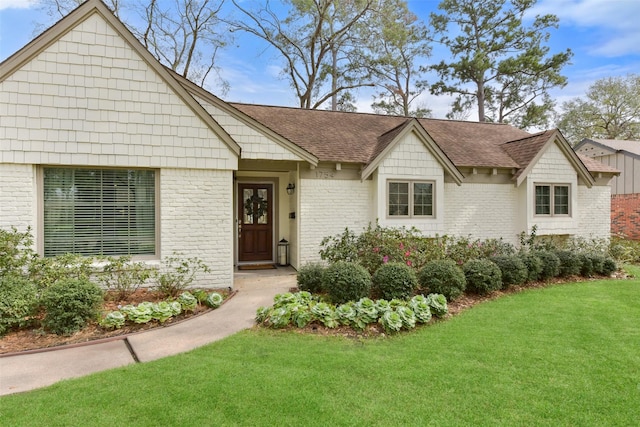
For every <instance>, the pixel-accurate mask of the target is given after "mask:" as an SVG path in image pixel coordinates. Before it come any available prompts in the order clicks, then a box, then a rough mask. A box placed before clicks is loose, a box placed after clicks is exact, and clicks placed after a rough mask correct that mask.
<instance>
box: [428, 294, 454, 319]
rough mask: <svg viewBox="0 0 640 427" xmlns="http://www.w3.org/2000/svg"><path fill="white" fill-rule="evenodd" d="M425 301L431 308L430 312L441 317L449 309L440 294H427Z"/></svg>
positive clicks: (445, 300)
mask: <svg viewBox="0 0 640 427" xmlns="http://www.w3.org/2000/svg"><path fill="white" fill-rule="evenodd" d="M427 303H428V304H429V307H430V308H431V312H432V313H433V314H435V315H436V316H437V317H442V316H444V315H445V314H447V312H448V311H449V309H448V307H447V299H446V298H445V297H444V295H442V294H429V295H427Z"/></svg>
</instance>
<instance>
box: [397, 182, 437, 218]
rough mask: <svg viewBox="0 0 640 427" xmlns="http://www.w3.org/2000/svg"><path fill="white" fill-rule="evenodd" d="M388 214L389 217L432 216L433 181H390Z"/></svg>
mask: <svg viewBox="0 0 640 427" xmlns="http://www.w3.org/2000/svg"><path fill="white" fill-rule="evenodd" d="M387 214H388V215H389V217H432V216H433V182H425V181H389V183H388V192H387Z"/></svg>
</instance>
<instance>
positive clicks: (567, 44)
mask: <svg viewBox="0 0 640 427" xmlns="http://www.w3.org/2000/svg"><path fill="white" fill-rule="evenodd" d="M229 3H230V2H229ZM272 3H273V0H272ZM438 3H439V0H410V1H409V7H410V9H411V10H412V11H413V12H414V13H415V14H416V15H417V16H418V17H419V18H421V19H422V20H423V21H425V22H427V21H428V16H429V13H430V12H431V11H435V10H437V5H438ZM544 13H553V14H555V15H557V16H558V17H559V18H560V28H559V29H558V30H554V31H553V32H552V34H551V39H550V41H549V43H548V44H549V46H550V47H551V52H559V51H562V50H564V49H566V48H570V49H571V50H572V51H573V52H574V56H573V58H572V60H571V65H569V66H566V67H565V68H564V70H563V74H564V75H566V76H567V77H568V80H569V83H568V85H567V86H566V87H565V88H563V89H556V90H553V91H552V96H553V97H554V98H555V99H556V101H557V103H558V105H560V104H561V103H562V102H563V101H567V100H569V99H572V98H574V97H579V96H584V94H585V92H586V90H587V89H588V87H589V86H590V85H591V84H592V83H593V82H594V81H596V80H597V79H601V78H604V77H610V76H624V75H626V74H629V73H636V74H637V73H640V24H639V23H638V19H639V17H640V0H538V3H537V5H536V7H535V9H534V10H533V11H532V15H534V14H544ZM38 23H39V24H51V23H52V21H51V18H50V17H48V16H47V15H46V14H44V13H43V12H42V11H41V10H40V9H39V8H38V7H37V0H0V61H2V60H4V59H6V58H7V57H8V56H10V55H12V54H13V53H15V52H16V51H17V50H19V49H20V48H21V47H22V46H24V45H25V44H26V43H28V42H29V41H30V40H31V39H32V38H33V37H34V36H35V35H37V33H36V32H35V29H36V26H37V24H38ZM446 57H447V51H446V49H443V48H441V47H438V46H434V54H433V56H432V58H430V61H432V62H434V63H435V62H439V61H440V60H441V59H446ZM218 65H219V66H220V67H221V68H222V74H223V77H224V78H225V79H226V80H227V81H228V82H229V83H230V86H231V88H230V91H229V92H228V93H227V95H226V96H224V99H225V100H228V101H234V102H246V103H256V104H271V105H288V106H296V105H297V104H296V99H295V97H294V95H293V92H292V90H291V89H290V88H289V86H288V83H287V82H286V81H284V80H281V79H279V78H278V76H279V70H280V66H281V62H280V61H279V59H278V57H277V55H276V53H275V51H273V50H271V49H269V48H267V47H266V46H265V45H264V44H262V43H261V42H260V41H258V40H257V39H255V38H251V37H250V36H248V35H243V36H240V37H239V38H238V39H237V40H236V42H235V44H234V47H233V48H231V49H228V50H226V51H224V52H222V53H221V54H220V56H219V62H218ZM428 78H429V81H434V80H435V78H434V77H433V76H428ZM371 95H372V94H371V92H370V91H369V92H367V91H360V92H359V93H358V94H357V96H358V102H357V104H356V105H357V107H358V111H361V112H367V111H370V104H371ZM420 102H421V103H423V104H425V105H426V106H427V107H428V108H431V109H432V111H433V116H434V117H436V118H443V117H444V116H445V114H446V113H447V111H448V108H449V104H450V102H451V99H450V98H447V97H434V96H431V95H429V94H425V95H423V96H422V99H421V100H420ZM469 119H471V120H472V119H473V117H472V116H470V117H469Z"/></svg>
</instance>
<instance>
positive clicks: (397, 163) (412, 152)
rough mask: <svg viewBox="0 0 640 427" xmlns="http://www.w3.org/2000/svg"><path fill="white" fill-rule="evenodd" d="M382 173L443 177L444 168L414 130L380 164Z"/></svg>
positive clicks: (379, 167) (379, 169) (395, 175)
mask: <svg viewBox="0 0 640 427" xmlns="http://www.w3.org/2000/svg"><path fill="white" fill-rule="evenodd" d="M378 173H379V174H380V175H392V176H394V177H398V178H399V177H407V178H415V177H421V178H423V179H424V178H427V179H429V178H435V177H442V176H443V175H444V170H443V168H442V165H441V164H440V163H439V162H438V160H437V159H436V158H435V157H434V156H433V154H431V153H430V152H429V150H427V148H426V147H425V146H424V144H423V143H422V141H421V140H420V139H419V138H418V136H417V135H416V134H415V133H414V132H410V133H408V134H407V135H405V136H404V137H403V138H402V139H401V140H400V141H399V142H398V143H397V144H396V145H395V146H394V147H393V149H392V150H391V151H390V152H389V153H388V154H387V155H386V156H385V157H384V159H383V160H382V161H381V162H380V163H379V165H378Z"/></svg>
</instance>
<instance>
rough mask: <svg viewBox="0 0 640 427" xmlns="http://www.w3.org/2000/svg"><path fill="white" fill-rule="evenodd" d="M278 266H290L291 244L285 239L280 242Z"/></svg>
mask: <svg viewBox="0 0 640 427" xmlns="http://www.w3.org/2000/svg"><path fill="white" fill-rule="evenodd" d="M278 265H279V266H280V267H286V266H287V265H289V242H287V241H286V240H285V239H284V238H283V239H282V240H280V241H279V242H278Z"/></svg>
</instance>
